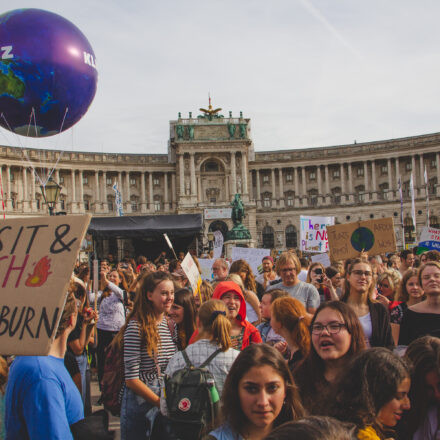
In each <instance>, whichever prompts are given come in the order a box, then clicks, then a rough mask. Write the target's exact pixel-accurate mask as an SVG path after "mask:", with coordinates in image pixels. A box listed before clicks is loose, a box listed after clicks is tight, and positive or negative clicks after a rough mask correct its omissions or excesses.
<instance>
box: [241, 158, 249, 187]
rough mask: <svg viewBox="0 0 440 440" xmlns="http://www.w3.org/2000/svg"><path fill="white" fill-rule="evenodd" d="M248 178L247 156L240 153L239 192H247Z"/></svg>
mask: <svg viewBox="0 0 440 440" xmlns="http://www.w3.org/2000/svg"><path fill="white" fill-rule="evenodd" d="M247 182H248V178H247V156H246V154H245V153H242V154H241V193H242V194H248V184H247Z"/></svg>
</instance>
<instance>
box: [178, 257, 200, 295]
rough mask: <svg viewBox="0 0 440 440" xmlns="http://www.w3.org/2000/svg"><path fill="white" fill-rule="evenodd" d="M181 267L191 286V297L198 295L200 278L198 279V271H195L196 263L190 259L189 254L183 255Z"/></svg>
mask: <svg viewBox="0 0 440 440" xmlns="http://www.w3.org/2000/svg"><path fill="white" fill-rule="evenodd" d="M181 267H182V269H183V271H184V272H185V275H186V277H187V278H188V280H189V283H190V284H191V288H192V291H193V295H194V296H196V295H200V285H201V284H202V278H201V277H200V273H199V269H197V266H196V263H195V262H194V260H193V257H191V254H190V253H189V252H188V253H187V254H186V255H185V258H184V259H183V261H182V263H181ZM201 300H202V298H200V301H201Z"/></svg>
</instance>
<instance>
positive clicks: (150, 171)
mask: <svg viewBox="0 0 440 440" xmlns="http://www.w3.org/2000/svg"><path fill="white" fill-rule="evenodd" d="M0 161H1V162H0V163H1V167H0V171H1V179H2V180H1V181H2V189H3V200H4V205H5V208H4V209H5V213H6V216H7V217H14V216H17V217H18V216H20V217H21V216H31V215H45V214H46V213H47V207H46V206H45V205H44V204H43V198H42V194H41V190H40V181H39V178H38V176H37V175H36V174H38V175H39V176H46V175H47V172H48V170H51V169H52V167H53V166H54V165H55V164H56V168H55V171H54V173H53V177H54V180H55V181H56V182H58V183H59V184H60V185H61V186H62V191H61V197H60V201H59V203H58V206H57V207H56V210H57V211H64V212H66V213H67V214H71V213H72V214H77V213H84V212H90V213H92V214H93V215H94V216H115V215H116V206H115V193H114V190H113V189H112V187H113V185H114V183H115V182H117V183H118V187H119V189H120V191H121V194H122V202H123V210H124V215H152V214H179V213H202V214H204V234H203V242H204V244H205V245H206V244H207V237H208V231H212V230H216V229H220V230H222V232H224V233H225V232H226V231H227V230H228V229H229V228H231V227H232V222H231V220H230V219H229V218H224V217H225V216H227V214H224V212H225V208H229V207H230V202H231V200H232V198H233V195H234V194H235V193H240V194H241V195H242V199H243V201H244V204H245V209H246V218H245V221H244V224H245V226H246V227H247V228H248V229H249V230H250V232H251V234H252V237H253V239H255V240H256V241H257V244H258V246H259V247H271V248H277V249H285V248H290V247H297V246H299V233H298V231H299V217H300V215H307V214H308V215H323V216H324V215H325V216H327V215H333V216H335V217H336V222H337V223H345V222H352V221H357V220H368V219H374V218H381V217H393V218H394V219H395V229H396V235H397V242H398V244H400V243H401V242H402V232H403V231H405V234H406V242H407V243H408V242H411V241H414V240H415V236H414V230H413V229H414V228H413V225H412V220H411V216H410V212H411V202H410V192H409V186H410V176H411V173H412V174H413V176H414V187H415V198H416V213H417V229H418V230H419V229H420V228H421V227H422V226H424V225H425V224H426V198H427V195H428V196H429V203H430V223H431V226H434V227H439V223H440V222H439V220H438V219H439V216H440V185H439V182H440V133H434V134H427V135H421V136H413V137H407V138H401V139H392V140H385V141H375V142H368V143H357V144H356V143H355V144H351V145H339V146H331V147H321V148H306V149H304V148H303V149H295V150H278V151H255V150H254V144H253V142H252V130H251V121H250V119H248V118H245V117H243V116H242V114H241V113H240V116H239V117H233V116H232V113H231V112H229V117H223V116H221V115H219V114H218V111H216V110H212V107H211V106H210V107H209V109H208V110H204V111H203V113H202V114H201V115H199V116H198V117H196V118H194V117H192V114H191V113H190V114H189V117H188V118H182V117H181V115H180V114H179V117H178V119H176V120H172V121H170V137H169V140H168V151H167V154H148V153H147V154H126V153H122V152H121V153H118V154H113V153H94V152H90V153H82V152H74V151H54V150H37V149H26V150H23V149H22V148H18V147H9V146H1V147H0ZM425 169H426V173H427V181H428V184H427V185H425V179H424V173H425ZM34 170H35V171H36V173H35V172H34ZM399 179H401V182H402V192H403V200H404V225H403V228H402V227H401V224H400V223H401V222H400V196H399V190H398V188H399ZM426 191H427V192H428V194H427V193H426ZM226 212H227V210H226ZM222 213H223V214H222Z"/></svg>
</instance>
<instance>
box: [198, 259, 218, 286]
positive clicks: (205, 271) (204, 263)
mask: <svg viewBox="0 0 440 440" xmlns="http://www.w3.org/2000/svg"><path fill="white" fill-rule="evenodd" d="M214 261H215V260H214V258H199V266H200V269H201V271H202V273H201V274H200V276H201V277H202V280H207V281H212V280H213V279H214V276H213V274H212V265H213V264H214Z"/></svg>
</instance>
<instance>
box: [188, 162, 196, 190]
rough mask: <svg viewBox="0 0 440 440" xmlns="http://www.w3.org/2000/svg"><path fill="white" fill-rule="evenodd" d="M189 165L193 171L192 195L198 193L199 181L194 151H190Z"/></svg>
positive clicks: (191, 171)
mask: <svg viewBox="0 0 440 440" xmlns="http://www.w3.org/2000/svg"><path fill="white" fill-rule="evenodd" d="M189 158H190V161H189V167H190V173H191V196H196V195H197V182H196V165H195V161H194V153H190V155H189Z"/></svg>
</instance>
